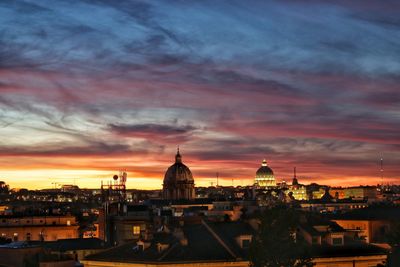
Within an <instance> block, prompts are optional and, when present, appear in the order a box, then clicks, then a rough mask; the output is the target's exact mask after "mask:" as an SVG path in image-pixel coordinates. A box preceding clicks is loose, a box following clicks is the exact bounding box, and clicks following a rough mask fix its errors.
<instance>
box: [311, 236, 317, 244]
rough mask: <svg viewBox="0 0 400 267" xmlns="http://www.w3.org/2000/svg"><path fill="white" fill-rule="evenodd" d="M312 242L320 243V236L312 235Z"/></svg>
mask: <svg viewBox="0 0 400 267" xmlns="http://www.w3.org/2000/svg"><path fill="white" fill-rule="evenodd" d="M311 243H312V244H319V238H318V236H313V237H312V240H311Z"/></svg>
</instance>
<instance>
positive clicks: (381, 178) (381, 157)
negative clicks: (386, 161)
mask: <svg viewBox="0 0 400 267" xmlns="http://www.w3.org/2000/svg"><path fill="white" fill-rule="evenodd" d="M381 183H382V186H383V157H381Z"/></svg>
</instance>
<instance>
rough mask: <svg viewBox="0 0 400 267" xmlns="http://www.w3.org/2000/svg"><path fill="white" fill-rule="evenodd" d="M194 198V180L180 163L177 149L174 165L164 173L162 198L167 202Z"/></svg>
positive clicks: (180, 158)
mask: <svg viewBox="0 0 400 267" xmlns="http://www.w3.org/2000/svg"><path fill="white" fill-rule="evenodd" d="M194 197H195V192H194V180H193V175H192V172H191V171H190V169H189V168H188V167H187V166H186V165H185V164H183V163H182V156H181V154H180V153H179V149H178V151H177V153H176V156H175V163H174V164H173V165H172V166H171V167H169V168H168V170H167V172H166V173H165V177H164V183H163V198H164V199H167V200H192V199H194Z"/></svg>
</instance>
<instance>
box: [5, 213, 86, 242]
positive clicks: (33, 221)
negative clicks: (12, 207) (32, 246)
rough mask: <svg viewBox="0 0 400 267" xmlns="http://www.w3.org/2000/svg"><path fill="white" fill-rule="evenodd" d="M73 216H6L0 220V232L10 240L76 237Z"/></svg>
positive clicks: (44, 239)
mask: <svg viewBox="0 0 400 267" xmlns="http://www.w3.org/2000/svg"><path fill="white" fill-rule="evenodd" d="M78 228H79V225H78V224H77V222H76V219H75V217H73V216H34V217H22V218H19V217H15V218H13V217H7V218H2V219H1V220H0V234H1V237H2V238H4V239H9V240H11V241H14V242H16V241H57V240H58V239H71V238H78V237H79V231H78Z"/></svg>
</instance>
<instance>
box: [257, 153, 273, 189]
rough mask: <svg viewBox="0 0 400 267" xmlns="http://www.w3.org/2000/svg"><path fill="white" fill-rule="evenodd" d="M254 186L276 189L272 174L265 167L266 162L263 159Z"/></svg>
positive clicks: (268, 168)
mask: <svg viewBox="0 0 400 267" xmlns="http://www.w3.org/2000/svg"><path fill="white" fill-rule="evenodd" d="M255 184H256V185H257V186H259V187H276V181H275V177H274V172H273V171H272V169H271V168H270V167H268V166H267V161H266V160H265V159H264V160H263V162H262V163H261V167H260V168H259V169H258V170H257V172H256V177H255Z"/></svg>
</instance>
